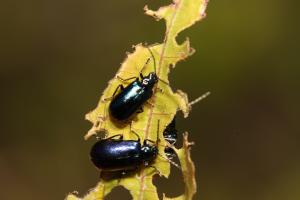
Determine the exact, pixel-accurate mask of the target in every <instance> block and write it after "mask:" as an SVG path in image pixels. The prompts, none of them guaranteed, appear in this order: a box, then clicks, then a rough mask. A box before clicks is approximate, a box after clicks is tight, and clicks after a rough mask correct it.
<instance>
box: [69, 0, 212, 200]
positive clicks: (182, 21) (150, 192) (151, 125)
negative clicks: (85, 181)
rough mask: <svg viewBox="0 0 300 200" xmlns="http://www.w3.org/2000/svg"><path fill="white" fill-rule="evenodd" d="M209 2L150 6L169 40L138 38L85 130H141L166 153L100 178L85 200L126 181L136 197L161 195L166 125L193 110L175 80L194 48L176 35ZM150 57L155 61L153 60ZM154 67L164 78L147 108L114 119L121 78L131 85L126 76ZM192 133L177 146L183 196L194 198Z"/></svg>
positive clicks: (126, 133)
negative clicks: (157, 179)
mask: <svg viewBox="0 0 300 200" xmlns="http://www.w3.org/2000/svg"><path fill="white" fill-rule="evenodd" d="M206 5H207V0H174V1H173V3H172V4H170V5H168V6H165V7H161V8H159V9H158V10H157V11H152V10H149V9H148V7H147V6H146V7H145V13H146V14H147V15H150V16H153V17H155V18H156V19H164V20H165V21H166V33H165V37H164V41H163V43H162V44H155V45H149V46H144V45H142V44H138V45H136V46H135V47H134V51H133V52H132V53H130V54H128V56H127V58H126V59H125V61H124V62H123V63H122V65H121V67H120V69H119V70H118V72H117V73H116V75H115V76H114V77H113V79H111V80H110V81H109V83H108V86H107V87H106V89H105V90H104V92H103V93H102V96H101V98H100V101H99V103H98V105H97V107H96V108H95V109H94V110H93V111H91V112H89V113H88V114H87V115H86V119H87V120H89V121H91V122H92V123H93V126H92V128H91V129H90V130H89V131H88V133H87V134H86V135H85V139H88V138H90V137H91V136H93V135H96V134H103V133H104V136H103V137H111V136H113V135H116V134H122V135H123V137H124V140H128V139H133V140H136V138H137V137H136V135H135V134H133V133H132V132H135V133H137V134H138V136H139V137H140V138H141V141H143V140H145V139H150V140H153V141H157V140H158V139H159V141H160V142H159V146H158V150H159V154H160V156H157V158H156V159H155V161H154V163H151V166H152V167H144V166H141V168H140V169H139V170H136V171H135V172H133V173H129V174H126V176H123V177H121V178H119V179H107V178H103V177H102V178H100V182H99V183H98V185H97V186H96V187H95V188H94V189H92V190H91V191H90V192H89V193H88V194H87V195H86V196H85V197H84V198H83V199H84V200H91V199H103V198H104V197H105V195H107V194H108V193H110V192H111V190H112V189H113V188H114V187H116V186H120V185H121V186H123V187H125V188H126V189H128V190H129V192H130V194H131V195H132V198H133V199H134V200H157V199H158V195H157V191H156V187H155V186H154V185H153V180H152V179H153V176H154V175H155V174H157V173H159V174H160V175H161V176H165V177H168V176H169V174H170V163H169V161H168V160H167V159H166V155H165V153H164V148H165V147H166V146H167V142H166V141H165V139H164V137H163V131H164V129H165V127H166V126H167V125H168V124H169V123H170V122H171V121H172V119H173V118H174V116H175V114H176V113H177V111H179V110H181V111H182V112H183V114H184V116H185V117H187V116H188V114H189V111H190V106H189V104H188V97H187V95H186V94H185V93H184V92H182V91H180V90H178V91H176V92H174V91H173V90H172V88H171V87H170V85H169V78H168V75H169V72H170V68H171V67H175V65H176V64H177V63H178V62H179V61H181V60H184V59H186V58H187V57H188V56H190V55H192V54H193V52H194V50H193V49H192V48H191V47H190V42H189V40H188V39H186V40H185V41H184V42H183V43H182V44H178V43H177V42H176V37H177V35H178V34H179V33H180V32H181V31H182V30H184V29H186V28H188V27H190V26H191V25H193V24H194V23H195V22H197V21H199V20H201V19H202V18H203V17H204V16H205V8H206ZM149 49H150V50H149ZM153 57H154V59H153ZM149 59H150V60H149ZM148 60H149V61H150V62H147V61H148ZM150 72H155V73H156V75H157V76H158V77H159V81H158V83H157V84H156V85H155V87H154V89H153V92H154V93H153V95H152V97H151V98H150V99H149V101H148V102H146V103H144V105H143V112H142V113H137V114H136V115H135V116H134V118H133V119H130V120H129V121H128V122H122V123H121V122H118V121H116V120H114V119H113V118H112V117H111V116H110V112H109V105H110V100H111V99H112V96H113V94H114V93H115V91H116V89H117V88H118V87H119V85H120V84H122V85H123V86H124V87H126V86H127V85H128V84H130V83H131V81H132V80H133V79H131V80H130V81H124V80H125V79H128V78H131V77H137V78H138V77H139V75H140V73H142V74H143V75H148V74H149V73H150ZM139 80H140V79H139ZM118 92H119V91H117V93H118ZM157 137H158V138H157ZM186 137H187V136H186ZM186 137H185V140H184V141H185V142H184V146H183V148H182V149H179V150H178V149H176V150H175V151H176V153H177V154H178V156H179V159H180V163H181V166H182V170H183V175H184V180H185V183H186V185H187V186H186V190H185V194H183V195H182V196H180V197H178V198H177V199H187V200H190V199H191V198H192V196H193V194H194V193H195V191H196V184H195V182H194V181H195V179H194V165H193V163H192V161H191V159H190V154H189V150H188V142H187V138H186ZM73 199H80V198H78V197H76V196H75V195H73V194H70V195H69V196H68V197H67V200H73ZM165 199H166V198H165Z"/></svg>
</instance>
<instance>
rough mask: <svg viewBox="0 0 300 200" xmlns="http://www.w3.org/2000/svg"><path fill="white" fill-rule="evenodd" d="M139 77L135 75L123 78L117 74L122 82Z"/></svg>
mask: <svg viewBox="0 0 300 200" xmlns="http://www.w3.org/2000/svg"><path fill="white" fill-rule="evenodd" d="M136 78H137V77H136V76H133V77H130V78H125V79H124V78H121V77H120V76H117V79H118V80H120V81H122V82H127V81H129V80H132V79H136Z"/></svg>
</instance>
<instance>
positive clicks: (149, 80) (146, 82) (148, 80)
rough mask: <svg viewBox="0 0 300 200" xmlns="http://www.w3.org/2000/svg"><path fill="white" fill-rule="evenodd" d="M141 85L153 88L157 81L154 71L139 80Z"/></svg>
mask: <svg viewBox="0 0 300 200" xmlns="http://www.w3.org/2000/svg"><path fill="white" fill-rule="evenodd" d="M141 82H142V85H143V86H147V87H151V88H153V86H154V84H155V83H157V82H158V77H157V75H156V73H154V72H150V73H149V74H148V76H145V77H143V79H142V80H141Z"/></svg>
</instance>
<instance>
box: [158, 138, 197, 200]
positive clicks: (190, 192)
mask: <svg viewBox="0 0 300 200" xmlns="http://www.w3.org/2000/svg"><path fill="white" fill-rule="evenodd" d="M191 145H193V143H190V142H189V141H188V133H185V134H183V145H182V148H181V149H177V150H176V153H177V155H178V158H179V161H180V165H181V170H182V174H183V180H184V183H185V189H184V194H182V195H180V196H179V197H176V198H168V197H165V196H164V198H163V199H164V200H191V199H192V198H193V196H194V194H195V193H196V191H197V185H196V179H195V165H194V163H193V161H192V159H191V153H190V147H191Z"/></svg>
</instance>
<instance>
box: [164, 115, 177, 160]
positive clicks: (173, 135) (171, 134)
mask: <svg viewBox="0 0 300 200" xmlns="http://www.w3.org/2000/svg"><path fill="white" fill-rule="evenodd" d="M175 118H176V115H175V117H174V118H173V120H172V121H171V123H170V124H168V126H167V127H166V128H165V130H164V132H163V136H164V138H165V140H166V141H167V142H168V143H169V144H171V145H175V143H176V142H177V129H176V123H175ZM164 151H165V154H166V156H167V157H168V158H169V159H173V158H175V156H176V153H175V151H174V150H173V148H172V147H166V148H165V150H164Z"/></svg>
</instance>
